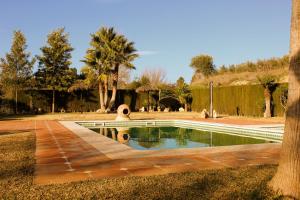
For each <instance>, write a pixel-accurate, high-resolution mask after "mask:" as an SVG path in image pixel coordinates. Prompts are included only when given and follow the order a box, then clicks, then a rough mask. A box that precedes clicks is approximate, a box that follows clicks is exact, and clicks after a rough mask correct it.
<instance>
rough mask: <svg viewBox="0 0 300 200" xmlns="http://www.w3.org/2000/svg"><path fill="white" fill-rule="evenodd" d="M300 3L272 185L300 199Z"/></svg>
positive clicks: (297, 2)
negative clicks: (283, 122) (286, 100)
mask: <svg viewBox="0 0 300 200" xmlns="http://www.w3.org/2000/svg"><path fill="white" fill-rule="evenodd" d="M299 24H300V0H293V1H292V18H291V35H290V38H291V39H290V67H289V89H288V103H287V107H288V108H287V113H286V121H285V130H284V136H283V143H282V150H281V156H280V161H279V167H278V170H277V173H276V174H275V176H274V177H273V179H272V180H271V182H270V186H271V187H272V188H273V189H274V190H275V191H279V192H281V193H282V194H283V195H284V196H288V197H290V198H295V199H300V99H299V98H300V90H299V88H300V62H299V61H300V26H299Z"/></svg>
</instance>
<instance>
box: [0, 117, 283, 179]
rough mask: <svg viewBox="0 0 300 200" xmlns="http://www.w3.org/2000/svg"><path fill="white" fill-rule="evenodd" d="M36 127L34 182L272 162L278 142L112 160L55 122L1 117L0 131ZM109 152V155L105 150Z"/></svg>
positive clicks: (276, 158)
mask: <svg viewBox="0 0 300 200" xmlns="http://www.w3.org/2000/svg"><path fill="white" fill-rule="evenodd" d="M12 131H14V132H16V131H35V133H36V145H37V146H36V166H35V179H34V182H35V183H36V184H52V183H65V182H71V181H81V180H88V179H98V178H104V177H122V176H136V175H137V176H148V175H159V174H166V173H174V172H183V171H195V170H203V169H216V168H224V167H239V166H251V165H259V164H276V163H277V162H278V158H279V151H280V146H281V145H280V144H263V145H242V146H231V147H217V148H203V149H181V150H178V149H177V150H176V149H175V150H165V151H144V152H143V153H141V152H136V153H131V154H130V155H129V156H127V157H126V158H125V157H124V158H122V157H121V158H117V159H113V158H112V157H111V156H106V155H105V154H104V153H102V152H100V151H99V150H97V149H96V148H94V147H93V146H92V145H90V144H88V143H87V142H85V141H84V140H82V139H81V138H79V137H78V136H77V135H75V134H74V133H73V132H71V131H70V130H69V129H67V128H65V127H64V126H63V125H62V124H60V123H59V122H57V121H1V122H0V134H1V133H4V132H12ZM107 155H108V154H107Z"/></svg>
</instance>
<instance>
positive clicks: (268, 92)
mask: <svg viewBox="0 0 300 200" xmlns="http://www.w3.org/2000/svg"><path fill="white" fill-rule="evenodd" d="M257 80H258V81H259V83H260V84H261V85H262V86H263V87H264V96H265V106H266V109H265V113H264V117H266V118H269V117H271V116H272V114H271V100H272V93H273V92H274V90H275V88H276V87H277V85H278V84H277V83H276V77H274V76H272V75H265V76H263V77H259V76H258V77H257Z"/></svg>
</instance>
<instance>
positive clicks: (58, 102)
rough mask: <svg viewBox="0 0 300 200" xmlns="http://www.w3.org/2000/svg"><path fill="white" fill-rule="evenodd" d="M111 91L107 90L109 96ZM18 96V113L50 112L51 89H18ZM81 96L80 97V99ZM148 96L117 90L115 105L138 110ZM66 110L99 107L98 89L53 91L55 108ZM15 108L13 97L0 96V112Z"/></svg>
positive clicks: (91, 110)
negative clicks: (70, 91)
mask: <svg viewBox="0 0 300 200" xmlns="http://www.w3.org/2000/svg"><path fill="white" fill-rule="evenodd" d="M110 95H111V91H110V92H109V96H110ZM18 96H19V98H18V110H19V113H23V112H24V113H28V112H33V111H34V112H37V110H40V111H41V112H46V113H47V112H51V103H52V91H47V90H33V91H20V92H19V95H18ZM81 97H82V99H81ZM147 99H148V96H147V94H145V93H141V94H139V93H136V92H135V90H118V92H117V98H116V105H117V106H118V105H121V104H123V103H126V104H127V105H129V106H130V109H131V110H132V111H138V109H139V108H141V107H142V106H145V105H146V104H147ZM150 101H151V102H152V104H154V102H155V100H154V98H153V97H152V96H151V97H150ZM62 108H63V109H64V110H66V112H80V111H83V112H93V111H96V110H98V109H99V100H98V91H97V90H89V91H76V92H73V93H67V92H63V91H61V92H58V91H57V92H56V93H55V110H56V112H59V111H60V110H61V109H62ZM14 109H15V101H14V98H6V99H1V98H0V113H1V112H2V113H6V114H10V113H13V112H14Z"/></svg>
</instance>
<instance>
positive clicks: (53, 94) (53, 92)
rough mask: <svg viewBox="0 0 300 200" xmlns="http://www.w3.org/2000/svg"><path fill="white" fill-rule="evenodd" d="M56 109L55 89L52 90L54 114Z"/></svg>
mask: <svg viewBox="0 0 300 200" xmlns="http://www.w3.org/2000/svg"><path fill="white" fill-rule="evenodd" d="M54 109H55V90H54V89H53V90H52V114H54Z"/></svg>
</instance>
